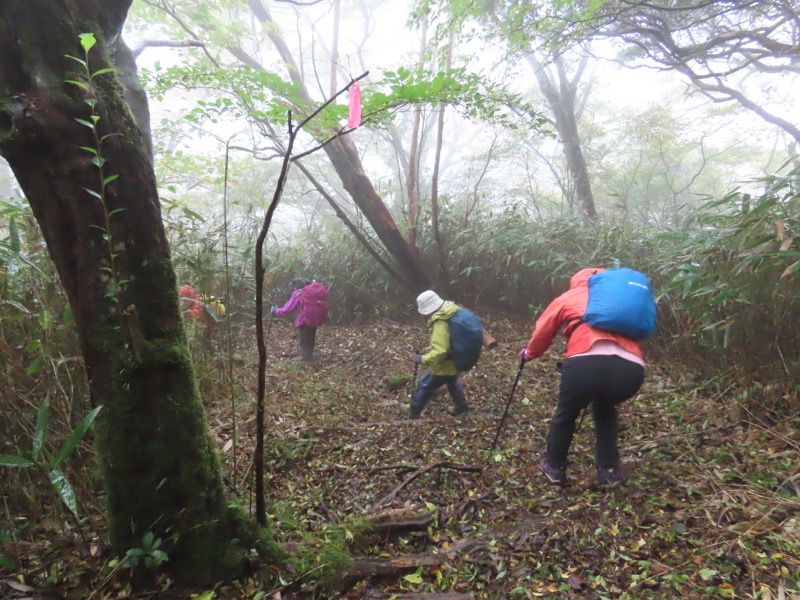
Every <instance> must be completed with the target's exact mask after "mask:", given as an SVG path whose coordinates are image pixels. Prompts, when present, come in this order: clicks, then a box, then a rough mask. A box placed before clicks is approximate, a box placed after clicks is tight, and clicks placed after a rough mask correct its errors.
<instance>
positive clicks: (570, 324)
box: [564, 317, 586, 337]
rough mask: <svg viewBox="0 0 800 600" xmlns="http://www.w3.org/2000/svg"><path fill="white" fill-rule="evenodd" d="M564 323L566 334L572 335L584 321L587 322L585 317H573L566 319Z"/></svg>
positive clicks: (567, 335)
mask: <svg viewBox="0 0 800 600" xmlns="http://www.w3.org/2000/svg"><path fill="white" fill-rule="evenodd" d="M564 323H565V325H564V336H565V337H570V336H571V335H572V334H573V333H575V330H576V329H577V328H578V327H580V326H581V325H582V324H583V323H586V321H584V320H583V317H571V318H569V319H566V320H565V321H564Z"/></svg>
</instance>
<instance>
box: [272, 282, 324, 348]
mask: <svg viewBox="0 0 800 600" xmlns="http://www.w3.org/2000/svg"><path fill="white" fill-rule="evenodd" d="M270 312H271V313H272V314H273V315H277V316H281V315H286V314H290V313H292V312H294V315H295V316H294V326H295V327H296V328H297V331H298V332H299V334H300V350H301V352H302V354H303V360H304V361H306V362H309V361H311V360H313V358H314V344H315V342H316V338H317V327H319V326H320V325H322V324H323V323H324V322H325V321H326V319H327V318H328V290H327V289H325V286H324V285H322V284H321V283H319V282H316V281H310V282H307V281H304V280H302V279H294V280H292V294H291V295H290V296H289V299H288V300H287V301H286V304H284V305H283V306H281V307H280V308H278V307H277V306H273V307H272V309H271V311H270Z"/></svg>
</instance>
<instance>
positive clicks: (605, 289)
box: [583, 269, 656, 340]
mask: <svg viewBox="0 0 800 600" xmlns="http://www.w3.org/2000/svg"><path fill="white" fill-rule="evenodd" d="M583 321H585V322H586V323H588V324H589V325H591V326H592V327H594V328H596V329H602V330H603V331H610V332H612V333H618V334H620V335H624V336H625V337H629V338H631V339H634V340H643V339H645V338H648V337H650V336H651V335H652V334H653V330H654V329H655V327H656V301H655V298H654V297H653V290H652V289H651V287H650V281H649V280H648V279H647V277H646V276H645V275H644V274H642V273H640V272H639V271H635V270H633V269H608V270H607V271H603V272H602V273H597V274H595V275H592V276H591V277H590V278H589V302H588V304H587V305H586V314H584V315H583Z"/></svg>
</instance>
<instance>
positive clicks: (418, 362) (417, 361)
mask: <svg viewBox="0 0 800 600" xmlns="http://www.w3.org/2000/svg"><path fill="white" fill-rule="evenodd" d="M411 360H413V361H414V364H415V365H421V364H422V355H421V354H415V355H414V356H413V357H412V358H411Z"/></svg>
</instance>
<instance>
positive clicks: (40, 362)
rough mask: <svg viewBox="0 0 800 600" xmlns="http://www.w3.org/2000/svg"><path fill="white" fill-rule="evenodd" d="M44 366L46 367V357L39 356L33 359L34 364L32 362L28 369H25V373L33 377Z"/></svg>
mask: <svg viewBox="0 0 800 600" xmlns="http://www.w3.org/2000/svg"><path fill="white" fill-rule="evenodd" d="M43 366H44V357H43V356H37V357H36V358H34V359H33V362H31V364H29V365H28V368H27V369H25V372H26V373H27V374H28V375H33V374H34V373H36V371H38V370H39V369H41V368H42V367H43Z"/></svg>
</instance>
